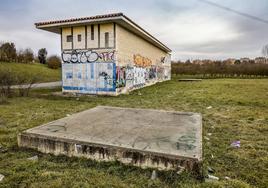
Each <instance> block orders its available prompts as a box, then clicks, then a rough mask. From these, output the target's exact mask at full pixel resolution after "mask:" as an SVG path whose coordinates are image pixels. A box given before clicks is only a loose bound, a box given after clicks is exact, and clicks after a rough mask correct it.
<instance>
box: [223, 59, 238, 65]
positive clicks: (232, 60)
mask: <svg viewBox="0 0 268 188" xmlns="http://www.w3.org/2000/svg"><path fill="white" fill-rule="evenodd" d="M235 61H236V59H233V58H229V59H226V60H224V61H223V63H224V64H226V65H234V64H235Z"/></svg>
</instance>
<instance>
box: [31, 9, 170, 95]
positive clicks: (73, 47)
mask: <svg viewBox="0 0 268 188" xmlns="http://www.w3.org/2000/svg"><path fill="white" fill-rule="evenodd" d="M35 25H36V27H37V28H38V29H43V30H46V31H50V32H54V33H57V34H60V35H61V50H62V81H63V86H62V91H63V92H71V93H85V94H105V95H117V94H120V93H125V92H127V91H130V90H133V89H136V88H141V87H144V86H147V85H151V84H154V83H156V82H159V81H164V80H169V79H170V77H171V54H170V53H171V50H170V49H169V48H168V47H167V46H165V45H164V44H163V43H161V42H160V41H159V40H157V39H156V38H155V37H153V36H152V35H151V34H149V33H148V32H147V31H145V30H144V29H143V28H141V27H140V26H139V25H137V24H136V23H134V22H133V21H132V20H131V19H129V18H128V17H126V16H125V15H123V14H122V13H116V14H107V15H98V16H92V17H86V18H75V19H68V20H58V21H49V22H41V23H36V24H35Z"/></svg>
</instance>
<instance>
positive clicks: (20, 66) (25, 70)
mask: <svg viewBox="0 0 268 188" xmlns="http://www.w3.org/2000/svg"><path fill="white" fill-rule="evenodd" d="M1 69H4V70H10V71H11V72H15V73H18V74H25V75H29V76H35V75H36V76H37V77H38V82H53V81H59V80H61V69H56V70H55V69H50V68H48V67H47V65H43V64H40V63H29V64H24V63H3V62H0V70H1Z"/></svg>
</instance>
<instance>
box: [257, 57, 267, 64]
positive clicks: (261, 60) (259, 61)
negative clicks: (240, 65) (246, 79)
mask: <svg viewBox="0 0 268 188" xmlns="http://www.w3.org/2000/svg"><path fill="white" fill-rule="evenodd" d="M255 63H257V64H268V59H267V58H265V57H256V58H255Z"/></svg>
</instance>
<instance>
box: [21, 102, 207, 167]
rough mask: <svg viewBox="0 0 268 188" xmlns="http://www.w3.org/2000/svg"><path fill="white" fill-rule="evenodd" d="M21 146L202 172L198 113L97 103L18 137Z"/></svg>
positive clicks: (145, 165)
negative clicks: (199, 169)
mask: <svg viewBox="0 0 268 188" xmlns="http://www.w3.org/2000/svg"><path fill="white" fill-rule="evenodd" d="M18 144H19V146H20V147H27V148H33V149H37V150H39V151H41V152H44V153H53V154H55V155H59V154H64V155H68V156H78V157H87V158H91V159H96V160H99V161H114V160H118V161H121V162H123V163H127V164H132V165H136V166H140V167H152V168H158V169H160V170H162V169H179V168H182V167H184V168H187V169H189V170H198V168H199V167H200V162H201V160H202V117H201V115H200V114H197V113H183V112H173V111H161V110H146V109H131V108H117V107H105V106H98V107H95V108H92V109H89V110H86V111H83V112H80V113H77V114H74V115H71V116H69V117H65V118H62V119H59V120H56V121H53V122H51V123H48V124H45V125H41V126H39V127H35V128H32V129H29V130H26V131H24V132H23V133H21V134H20V135H18Z"/></svg>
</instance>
